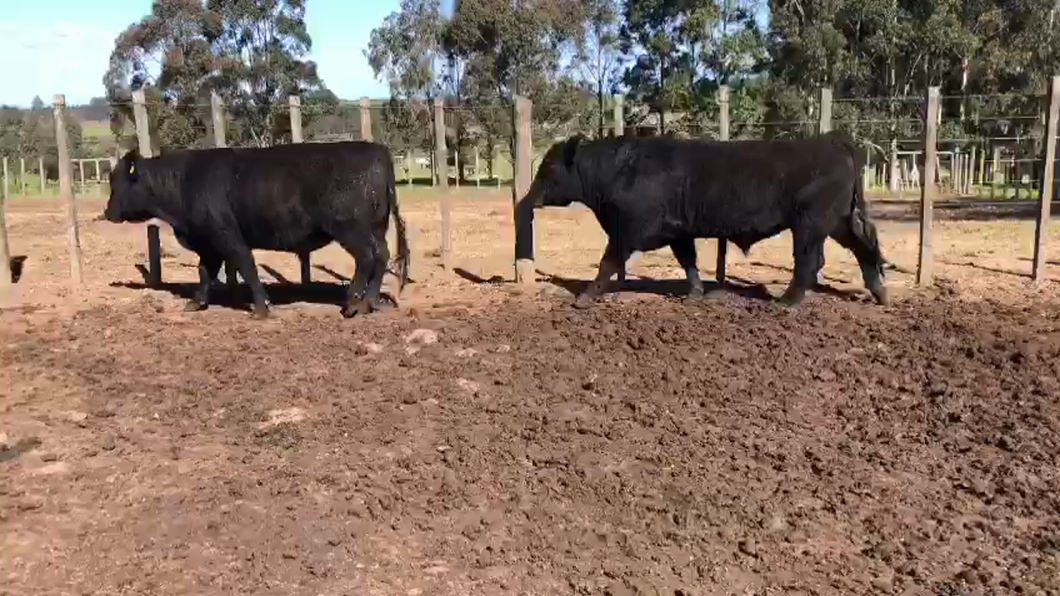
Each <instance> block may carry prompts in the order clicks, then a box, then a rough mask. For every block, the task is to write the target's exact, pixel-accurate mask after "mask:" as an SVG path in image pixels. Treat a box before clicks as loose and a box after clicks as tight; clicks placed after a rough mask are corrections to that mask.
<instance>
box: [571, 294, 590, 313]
mask: <svg viewBox="0 0 1060 596" xmlns="http://www.w3.org/2000/svg"><path fill="white" fill-rule="evenodd" d="M593 302H594V300H593V297H592V296H589V295H588V294H581V295H579V296H578V298H576V299H575V300H574V308H578V309H583V310H584V309H586V308H589V307H591V306H592V305H593Z"/></svg>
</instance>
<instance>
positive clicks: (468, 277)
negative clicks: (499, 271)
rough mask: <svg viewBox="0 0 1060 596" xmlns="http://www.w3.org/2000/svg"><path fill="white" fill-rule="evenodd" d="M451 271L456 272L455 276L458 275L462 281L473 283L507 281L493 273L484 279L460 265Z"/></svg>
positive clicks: (500, 282) (499, 282)
mask: <svg viewBox="0 0 1060 596" xmlns="http://www.w3.org/2000/svg"><path fill="white" fill-rule="evenodd" d="M453 273H456V274H457V276H459V277H460V278H461V279H463V280H464V281H469V282H471V283H473V284H502V283H504V282H506V281H508V280H506V279H504V277H502V276H500V275H494V276H493V277H491V278H489V279H486V278H485V277H482V276H480V275H478V274H475V273H472V272H470V271H468V270H467V269H461V268H460V267H457V268H456V269H454V270H453Z"/></svg>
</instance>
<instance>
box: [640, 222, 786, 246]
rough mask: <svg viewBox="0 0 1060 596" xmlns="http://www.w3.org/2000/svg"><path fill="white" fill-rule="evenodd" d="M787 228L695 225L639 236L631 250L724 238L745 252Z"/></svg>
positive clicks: (784, 226)
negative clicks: (689, 240)
mask: <svg viewBox="0 0 1060 596" xmlns="http://www.w3.org/2000/svg"><path fill="white" fill-rule="evenodd" d="M789 227H790V226H788V225H787V224H784V223H777V222H771V223H770V225H766V226H761V227H754V228H750V229H748V228H743V229H740V228H739V227H737V226H718V225H696V226H687V227H681V228H670V229H667V230H657V231H656V232H655V233H649V234H642V235H639V236H638V237H637V238H635V239H634V241H633V242H632V244H633V246H632V248H633V250H635V251H637V252H648V251H653V250H659V249H662V248H666V247H667V246H670V244H672V243H674V242H677V241H680V240H687V239H689V238H692V239H713V238H725V239H726V240H728V241H729V242H731V243H733V244H735V245H736V246H737V247H739V248H740V250H742V251H744V252H747V251H749V250H750V249H751V247H752V246H754V245H755V244H758V243H759V242H761V241H763V240H767V239H769V238H772V237H774V236H776V235H778V234H780V233H781V232H783V231H784V230H787V229H788V228H789Z"/></svg>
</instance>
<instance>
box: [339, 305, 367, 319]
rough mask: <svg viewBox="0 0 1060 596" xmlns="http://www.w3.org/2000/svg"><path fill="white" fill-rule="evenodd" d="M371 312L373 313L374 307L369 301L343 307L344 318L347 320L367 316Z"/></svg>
mask: <svg viewBox="0 0 1060 596" xmlns="http://www.w3.org/2000/svg"><path fill="white" fill-rule="evenodd" d="M370 312H372V305H371V304H370V303H369V302H368V301H367V300H358V301H357V302H351V303H349V304H347V305H346V306H343V307H342V316H343V318H346V319H352V318H353V317H356V316H357V315H366V314H368V313H370Z"/></svg>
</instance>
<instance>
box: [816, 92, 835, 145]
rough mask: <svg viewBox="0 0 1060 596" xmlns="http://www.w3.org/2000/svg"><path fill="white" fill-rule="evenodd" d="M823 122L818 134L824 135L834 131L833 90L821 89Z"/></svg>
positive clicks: (821, 121) (819, 125) (820, 123)
mask: <svg viewBox="0 0 1060 596" xmlns="http://www.w3.org/2000/svg"><path fill="white" fill-rule="evenodd" d="M820 107H821V120H820V122H819V123H818V132H819V133H821V134H824V133H826V132H831V130H832V89H831V88H830V87H821V106H820Z"/></svg>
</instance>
